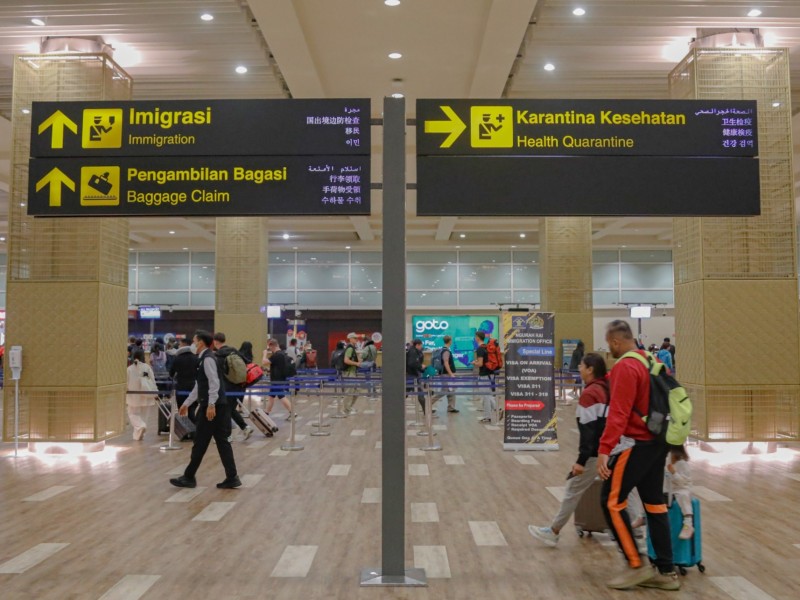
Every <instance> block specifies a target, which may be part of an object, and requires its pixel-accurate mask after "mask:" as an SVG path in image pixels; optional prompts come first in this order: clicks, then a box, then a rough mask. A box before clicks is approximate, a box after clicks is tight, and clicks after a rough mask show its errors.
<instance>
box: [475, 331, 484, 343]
mask: <svg viewBox="0 0 800 600" xmlns="http://www.w3.org/2000/svg"><path fill="white" fill-rule="evenodd" d="M475 337H476V338H478V339H479V340H480V341H482V342H483V341H485V340H486V332H484V331H481V330H480V329H478V331H476V332H475Z"/></svg>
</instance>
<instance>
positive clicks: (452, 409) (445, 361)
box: [431, 335, 460, 413]
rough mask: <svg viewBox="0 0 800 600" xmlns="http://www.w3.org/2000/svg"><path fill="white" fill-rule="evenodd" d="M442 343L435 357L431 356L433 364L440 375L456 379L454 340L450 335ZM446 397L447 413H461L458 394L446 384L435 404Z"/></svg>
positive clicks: (435, 352)
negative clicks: (457, 398)
mask: <svg viewBox="0 0 800 600" xmlns="http://www.w3.org/2000/svg"><path fill="white" fill-rule="evenodd" d="M442 342H444V345H443V346H442V347H441V348H438V349H437V350H435V351H434V352H433V355H432V356H431V364H432V365H433V368H434V369H435V370H436V373H437V374H438V375H446V376H447V377H455V376H456V361H455V358H454V357H453V350H452V345H453V338H452V337H451V336H449V335H446V336H444V337H443V338H442ZM445 396H447V412H449V413H457V412H460V411H459V410H458V409H457V408H456V394H455V392H454V391H453V388H452V387H451V386H448V385H447V384H446V383H445V384H443V385H442V393H441V394H439V395H438V396H437V397H436V398H435V399H434V402H436V401H438V400H441V399H442V398H444V397H445Z"/></svg>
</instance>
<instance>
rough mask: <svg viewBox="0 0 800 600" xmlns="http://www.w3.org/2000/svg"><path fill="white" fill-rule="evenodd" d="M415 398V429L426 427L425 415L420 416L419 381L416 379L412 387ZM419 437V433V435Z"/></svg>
mask: <svg viewBox="0 0 800 600" xmlns="http://www.w3.org/2000/svg"><path fill="white" fill-rule="evenodd" d="M412 389H413V390H414V392H413V398H414V423H413V427H424V426H425V420H424V419H425V415H420V409H419V394H420V391H419V379H414V384H413V386H412ZM417 435H419V433H417Z"/></svg>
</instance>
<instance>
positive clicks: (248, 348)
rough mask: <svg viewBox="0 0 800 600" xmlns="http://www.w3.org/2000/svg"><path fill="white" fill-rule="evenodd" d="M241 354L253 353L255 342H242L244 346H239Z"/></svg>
mask: <svg viewBox="0 0 800 600" xmlns="http://www.w3.org/2000/svg"><path fill="white" fill-rule="evenodd" d="M239 352H250V353H251V354H252V353H253V342H242V345H241V346H239Z"/></svg>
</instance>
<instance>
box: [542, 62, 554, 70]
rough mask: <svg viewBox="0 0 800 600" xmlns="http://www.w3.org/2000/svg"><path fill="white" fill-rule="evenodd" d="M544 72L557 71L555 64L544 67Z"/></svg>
mask: <svg viewBox="0 0 800 600" xmlns="http://www.w3.org/2000/svg"><path fill="white" fill-rule="evenodd" d="M544 70H545V71H555V70H556V66H555V65H554V64H553V63H547V64H546V65H545V66H544Z"/></svg>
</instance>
